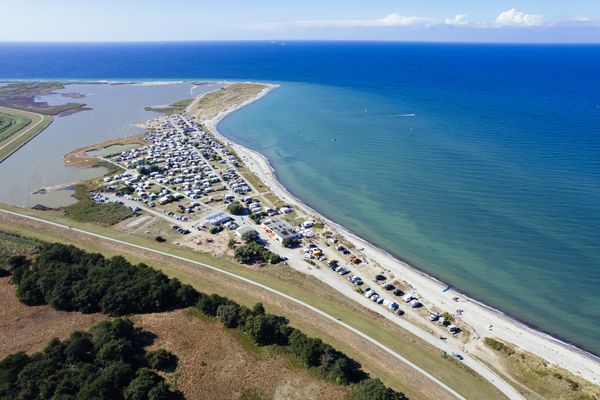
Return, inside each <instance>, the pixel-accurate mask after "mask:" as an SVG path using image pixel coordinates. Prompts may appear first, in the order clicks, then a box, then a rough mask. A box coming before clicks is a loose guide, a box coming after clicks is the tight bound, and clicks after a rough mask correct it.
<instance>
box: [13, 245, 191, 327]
mask: <svg viewBox="0 0 600 400" xmlns="http://www.w3.org/2000/svg"><path fill="white" fill-rule="evenodd" d="M9 265H11V272H12V281H13V282H14V283H15V284H16V286H17V297H18V298H19V300H21V301H22V302H23V303H25V304H28V305H32V306H33V305H40V304H49V305H51V306H52V307H54V308H56V309H58V310H64V311H81V312H84V313H94V312H102V313H104V314H108V315H111V316H122V315H127V314H136V313H147V312H157V311H164V310H168V309H174V308H182V307H188V306H192V305H194V304H195V303H196V301H197V299H198V292H196V290H195V289H194V288H192V287H191V286H190V285H183V284H181V282H179V281H178V280H177V279H169V278H168V277H167V276H166V275H165V274H163V273H162V272H160V271H157V270H155V269H153V268H150V267H149V266H147V265H145V264H139V265H137V266H136V265H133V264H131V263H130V262H128V261H127V260H125V258H123V257H120V256H117V257H112V258H105V257H104V256H102V255H101V254H95V253H87V252H85V251H83V250H80V249H78V248H76V247H74V246H67V245H63V244H58V243H56V244H50V245H47V246H45V247H44V248H43V249H42V250H41V251H40V253H39V254H38V256H37V258H36V260H35V262H34V263H33V265H29V263H28V262H27V259H25V258H24V257H21V258H19V257H13V259H11V261H10V262H9Z"/></svg>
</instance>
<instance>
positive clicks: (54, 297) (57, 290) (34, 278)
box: [0, 235, 406, 400]
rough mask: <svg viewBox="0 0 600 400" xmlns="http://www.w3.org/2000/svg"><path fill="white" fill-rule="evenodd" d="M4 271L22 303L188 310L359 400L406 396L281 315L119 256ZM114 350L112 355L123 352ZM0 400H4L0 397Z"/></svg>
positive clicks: (66, 256)
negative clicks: (284, 355)
mask: <svg viewBox="0 0 600 400" xmlns="http://www.w3.org/2000/svg"><path fill="white" fill-rule="evenodd" d="M244 239H245V240H247V241H248V242H249V243H250V244H251V243H256V241H255V240H256V236H255V235H252V238H251V237H250V235H247V236H246V237H245V238H244ZM9 269H10V271H11V273H12V281H13V282H14V283H15V284H16V285H17V296H18V297H19V299H20V300H21V301H23V302H24V303H26V304H30V305H37V304H50V305H51V306H52V307H54V308H57V309H60V310H68V311H81V312H88V313H91V312H103V313H105V314H109V315H113V316H122V315H126V314H133V313H144V312H156V311H163V310H168V309H173V308H182V307H189V306H193V307H195V308H196V309H197V310H198V311H200V312H201V313H202V314H204V315H206V316H209V317H215V318H218V319H219V321H220V322H221V323H222V324H223V325H224V326H225V327H226V328H229V329H238V330H240V331H242V332H244V333H245V334H247V335H248V336H249V337H250V338H251V340H252V341H253V342H254V343H255V344H256V345H257V346H269V345H275V346H280V347H281V348H282V349H284V350H285V351H287V352H288V353H289V354H290V356H291V357H293V358H295V359H296V360H298V361H299V362H300V363H301V364H302V365H303V366H305V367H306V368H309V369H313V370H315V371H316V372H317V373H318V374H319V375H320V376H321V377H322V378H324V379H328V380H331V381H333V382H336V383H339V384H342V385H352V389H353V392H354V394H355V398H356V399H357V400H403V399H406V397H405V396H404V394H402V393H398V392H395V391H394V390H392V389H390V388H388V387H386V386H385V385H384V384H383V383H382V382H381V381H380V380H379V379H374V378H370V377H369V375H368V374H367V373H366V372H364V371H363V370H362V368H361V365H360V364H359V363H358V362H357V361H355V360H353V359H352V358H350V357H348V356H347V355H346V354H344V353H342V352H340V351H338V350H336V349H335V348H333V347H332V346H331V345H329V344H327V343H324V342H323V341H321V340H320V339H316V338H310V337H308V336H306V335H305V334H304V333H302V332H301V331H300V330H298V329H295V328H293V327H291V326H289V321H288V320H287V319H286V318H285V317H283V316H278V315H274V314H269V313H267V312H265V309H264V307H263V306H262V304H260V303H258V304H256V305H255V306H254V307H253V308H248V307H246V306H243V305H240V304H238V303H236V302H235V301H233V300H231V299H229V298H226V297H222V296H219V295H217V294H210V295H209V294H205V293H200V292H198V291H196V290H195V289H194V288H192V287H191V286H189V285H183V284H181V283H180V282H179V281H178V280H176V279H169V278H168V277H167V276H166V275H165V274H163V273H162V272H160V271H157V270H154V269H152V268H150V267H148V266H147V265H145V264H138V265H137V266H136V265H133V264H131V263H129V262H128V261H127V260H125V259H124V258H123V257H120V256H117V257H113V258H105V257H104V256H102V255H101V254H95V253H87V252H85V251H83V250H80V249H78V248H76V247H74V246H68V245H63V244H47V245H45V246H43V248H42V250H41V251H40V252H39V254H38V255H37V258H36V259H35V262H33V263H30V262H29V261H28V259H27V258H25V257H13V258H11V259H10V261H9ZM119 346H121V345H119ZM119 346H117V347H118V348H119V349H120V348H121V347H119ZM127 346H129V345H127ZM129 347H131V346H129ZM119 349H117V350H115V351H121V350H119ZM107 351H108V349H107ZM111 351H112V350H111ZM128 351H129V350H128ZM128 354H129V353H128ZM132 354H133V353H132ZM20 357H22V356H20ZM154 358H157V359H158V360H156V364H154V365H155V366H156V367H158V366H160V365H162V364H161V363H163V362H166V361H165V360H164V358H165V357H160V356H158V355H157V356H155V357H154ZM154 358H148V359H146V362H148V361H150V360H154ZM137 359H139V357H138V358H137ZM167 361H168V360H167ZM153 363H154V361H153ZM0 370H1V368H0ZM90 371H91V370H90ZM0 373H3V372H0ZM2 376H4V375H2ZM2 376H0V380H2ZM11 376H12V375H11ZM0 393H1V392H0ZM25 398H27V397H25ZM42 398H46V397H42ZM66 398H68V397H66ZM130 398H131V399H133V398H134V397H130ZM139 398H140V399H142V398H145V397H139ZM57 399H62V397H57ZM136 399H137V397H136ZM0 400H3V397H2V396H1V395H0Z"/></svg>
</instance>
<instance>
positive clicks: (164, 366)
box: [146, 349, 177, 372]
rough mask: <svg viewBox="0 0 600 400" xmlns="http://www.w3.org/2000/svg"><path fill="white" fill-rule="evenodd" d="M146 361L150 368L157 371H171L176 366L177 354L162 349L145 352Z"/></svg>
mask: <svg viewBox="0 0 600 400" xmlns="http://www.w3.org/2000/svg"><path fill="white" fill-rule="evenodd" d="M146 362H147V363H148V365H149V366H150V368H152V369H156V370H159V371H167V372H172V371H175V369H176V368H177V356H175V355H174V354H172V353H169V352H168V351H166V350H164V349H158V350H152V351H149V352H147V353H146Z"/></svg>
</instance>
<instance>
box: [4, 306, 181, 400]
mask: <svg viewBox="0 0 600 400" xmlns="http://www.w3.org/2000/svg"><path fill="white" fill-rule="evenodd" d="M151 343H152V335H151V334H150V333H149V332H145V331H143V330H141V329H140V328H137V327H135V326H134V325H133V322H131V320H128V319H121V318H118V319H115V320H113V321H105V322H101V323H99V324H97V325H95V326H93V327H92V328H91V329H90V330H89V331H88V332H79V331H77V332H74V333H73V334H72V335H71V336H70V337H69V338H68V339H66V340H64V341H62V342H61V341H60V340H58V339H54V340H52V341H51V342H50V343H49V344H48V345H47V346H46V348H45V349H44V350H43V351H41V352H38V353H34V354H32V355H27V354H26V353H24V352H19V353H15V354H12V355H9V356H8V357H6V358H5V359H3V360H2V361H0V399H2V400H9V399H10V400H12V399H19V400H20V399H23V400H26V399H53V400H75V399H77V400H149V399H152V400H171V399H178V398H181V397H182V396H181V393H179V392H176V391H173V390H172V389H171V388H170V387H169V385H168V384H167V383H166V382H165V380H164V378H163V377H162V376H160V375H159V374H158V373H157V371H173V370H174V368H175V367H176V365H177V358H176V357H175V356H174V355H173V354H171V353H169V352H167V351H165V350H162V349H161V350H155V351H146V350H145V349H144V347H145V346H148V345H149V344H151Z"/></svg>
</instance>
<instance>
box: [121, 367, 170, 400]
mask: <svg viewBox="0 0 600 400" xmlns="http://www.w3.org/2000/svg"><path fill="white" fill-rule="evenodd" d="M160 382H162V379H161V378H160V376H158V375H157V374H156V373H155V372H153V371H152V370H150V369H147V368H142V369H140V370H139V371H138V372H137V373H136V375H135V378H134V379H133V380H132V381H131V382H130V383H129V385H128V386H127V388H125V390H124V391H123V398H124V399H125V400H148V399H149V397H150V396H149V394H150V391H151V390H152V389H154V387H155V386H157V385H158V384H159V383H160Z"/></svg>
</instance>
